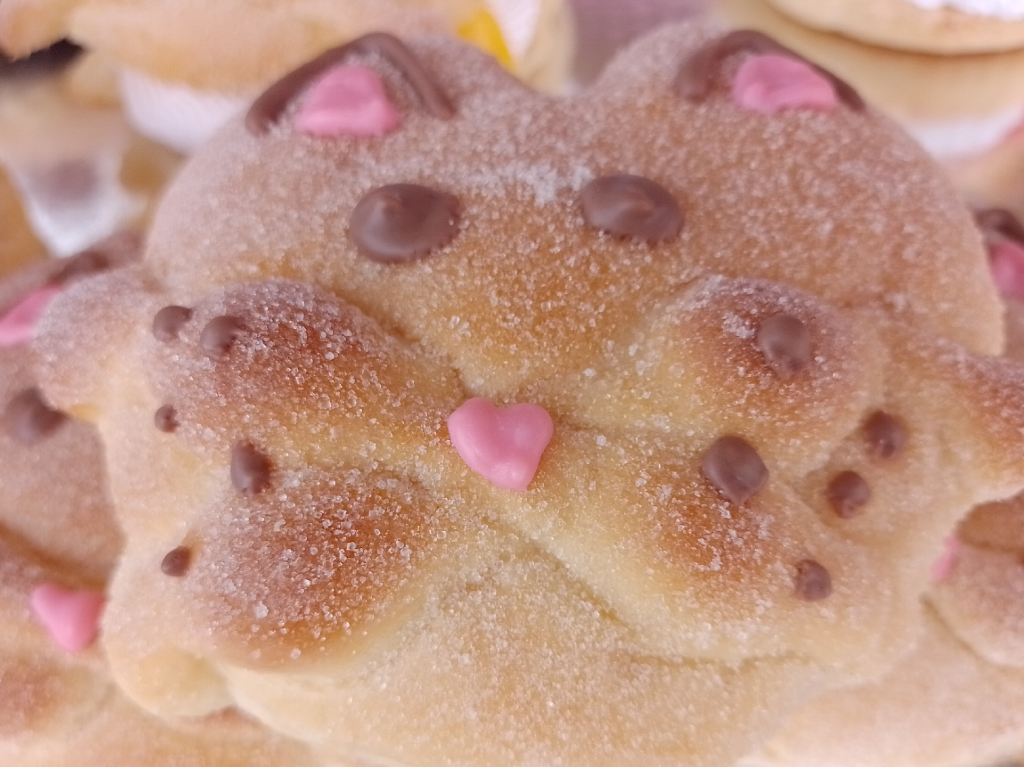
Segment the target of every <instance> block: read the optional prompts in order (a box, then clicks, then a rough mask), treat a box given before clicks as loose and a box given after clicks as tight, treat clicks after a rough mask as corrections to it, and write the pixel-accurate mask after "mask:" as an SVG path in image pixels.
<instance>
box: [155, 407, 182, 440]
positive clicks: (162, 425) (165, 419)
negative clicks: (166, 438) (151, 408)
mask: <svg viewBox="0 0 1024 767" xmlns="http://www.w3.org/2000/svg"><path fill="white" fill-rule="evenodd" d="M153 424H154V425H155V426H156V428H158V429H159V430H160V431H163V432H166V433H168V434H171V433H172V432H174V431H176V430H177V428H178V412H177V411H176V410H175V409H174V406H173V405H164V406H163V407H161V408H160V409H159V410H157V411H156V413H154V415H153Z"/></svg>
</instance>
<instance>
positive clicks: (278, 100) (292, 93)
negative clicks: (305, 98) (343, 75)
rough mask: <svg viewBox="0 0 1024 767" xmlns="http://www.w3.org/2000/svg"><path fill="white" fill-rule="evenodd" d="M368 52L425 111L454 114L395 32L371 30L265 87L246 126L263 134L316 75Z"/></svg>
mask: <svg viewBox="0 0 1024 767" xmlns="http://www.w3.org/2000/svg"><path fill="white" fill-rule="evenodd" d="M367 55H376V56H380V57H382V58H383V59H384V60H385V61H387V62H388V64H390V65H391V66H392V67H393V68H394V69H396V70H397V71H398V73H399V75H400V76H401V77H402V79H403V81H404V83H405V84H406V85H407V86H408V87H410V88H411V89H412V91H413V94H414V95H415V98H416V101H417V104H418V106H419V108H420V109H422V110H423V111H424V112H426V113H427V114H429V115H431V116H433V117H436V118H438V119H442V120H447V119H451V118H452V117H453V116H454V115H455V105H454V103H453V102H452V100H451V98H450V97H449V95H448V93H447V92H446V91H445V89H444V88H443V87H442V86H441V84H440V83H439V82H437V80H436V79H435V78H434V76H433V74H432V73H431V71H430V70H429V69H428V68H427V67H426V66H424V64H423V62H422V61H421V60H420V58H419V56H417V55H416V54H415V53H414V52H413V51H412V50H411V49H410V48H409V47H408V46H407V45H406V44H405V43H404V42H402V41H401V40H400V39H398V38H397V37H395V36H394V35H391V34H388V33H385V32H371V33H370V34H367V35H363V36H362V37H358V38H356V39H355V40H353V41H351V42H349V43H345V44H344V45H340V46H338V47H336V48H331V49H330V50H328V51H325V52H324V53H322V54H320V55H319V56H317V57H316V58H315V59H313V60H312V61H308V62H306V63H305V64H303V65H302V66H300V67H298V68H297V69H294V70H292V71H291V72H289V73H288V74H286V75H285V76H284V77H282V78H281V79H279V80H278V81H277V82H275V83H274V84H273V85H271V86H270V87H269V88H267V89H266V90H265V91H264V92H263V93H262V94H261V95H260V96H259V97H258V98H257V99H256V100H255V101H254V102H253V104H252V106H251V107H250V109H249V112H248V114H247V115H246V120H245V124H246V127H247V128H248V129H249V131H250V132H252V133H255V134H256V135H260V134H262V133H265V132H266V131H267V130H269V129H270V127H271V126H273V125H274V123H276V122H277V120H278V119H280V117H281V115H282V114H283V113H284V112H285V110H287V109H288V107H289V105H291V104H292V102H293V101H294V100H295V99H296V98H297V97H298V96H299V95H300V94H301V93H302V91H303V90H305V89H306V88H308V87H309V86H310V85H311V84H313V83H314V82H315V81H316V80H317V79H318V78H320V77H322V76H324V75H325V74H326V73H327V72H329V71H330V70H331V69H332V68H333V67H336V66H339V65H342V64H345V63H348V62H351V61H352V59H354V58H356V57H365V56H367Z"/></svg>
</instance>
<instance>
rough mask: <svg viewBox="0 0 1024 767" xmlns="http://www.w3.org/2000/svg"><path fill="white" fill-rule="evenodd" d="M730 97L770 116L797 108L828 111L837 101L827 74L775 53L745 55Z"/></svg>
mask: <svg viewBox="0 0 1024 767" xmlns="http://www.w3.org/2000/svg"><path fill="white" fill-rule="evenodd" d="M732 98H733V101H735V102H736V104H738V105H739V106H741V107H743V108H744V109H749V110H751V111H753V112H760V113H762V114H769V115H770V114H775V113H776V112H779V111H781V110H783V109H791V108H797V107H799V108H803V109H820V110H825V111H827V110H830V109H833V108H834V107H835V106H836V105H838V103H839V98H838V97H837V96H836V90H835V88H834V87H833V86H832V83H831V82H829V80H828V78H827V77H825V76H824V75H823V74H821V73H820V72H818V71H817V70H816V69H815V68H814V67H812V66H811V65H809V64H807V63H806V62H803V61H800V60H799V59H794V58H790V57H789V56H780V55H779V54H777V53H766V54H763V55H757V56H750V57H749V58H747V59H746V60H745V61H744V62H743V64H741V65H740V68H739V71H737V72H736V77H735V79H734V80H733V82H732Z"/></svg>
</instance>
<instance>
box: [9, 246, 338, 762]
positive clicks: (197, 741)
mask: <svg viewBox="0 0 1024 767" xmlns="http://www.w3.org/2000/svg"><path fill="white" fill-rule="evenodd" d="M130 241H131V238H129V237H126V236H122V237H121V238H119V239H118V240H116V241H110V242H108V243H105V244H104V246H103V248H102V250H101V249H96V250H94V251H92V252H91V253H85V254H82V256H80V257H78V258H76V259H74V260H72V261H67V262H64V263H55V262H49V263H44V264H40V265H39V266H38V267H34V268H32V269H30V270H25V271H21V272H18V273H17V274H15V275H13V276H11V277H8V278H5V279H4V280H2V281H0V397H2V401H3V402H4V403H5V405H6V407H5V410H4V413H3V426H4V428H3V429H2V430H0V455H2V457H3V460H2V461H0V486H2V487H3V494H2V497H0V621H2V623H3V627H4V628H3V631H2V632H0V691H2V695H0V764H3V765H5V767H7V766H8V765H9V766H10V767H15V765H17V767H68V765H71V764H97V765H105V766H109V767H285V766H287V767H311V766H312V765H316V764H319V762H318V761H315V760H314V759H313V758H312V757H311V756H310V755H309V753H308V752H307V751H306V749H304V748H302V747H300V746H298V745H295V744H293V743H290V742H288V741H287V740H285V739H283V738H279V737H277V736H273V735H270V734H268V733H267V732H266V731H264V730H263V729H262V728H260V727H258V726H257V725H256V724H254V723H253V722H251V721H250V720H248V719H247V718H245V717H243V716H241V715H239V714H237V713H235V712H228V711H225V712H218V713H214V714H211V715H210V716H208V717H204V718H202V719H199V720H195V721H191V722H184V721H182V722H177V723H176V724H175V726H174V727H170V726H168V725H167V723H165V722H163V721H161V720H159V719H157V718H155V717H153V716H152V715H150V714H146V713H145V712H143V711H142V710H141V709H139V708H138V707H137V706H135V705H133V704H132V703H131V702H130V701H129V700H128V699H127V698H126V697H125V696H124V695H122V694H121V693H120V692H118V690H117V689H116V687H115V686H114V683H113V680H112V679H111V675H110V670H109V668H108V666H107V664H106V661H105V658H104V653H103V649H102V647H101V645H99V644H97V643H95V642H94V641H93V640H92V639H91V638H90V637H88V636H87V637H85V639H84V640H83V641H85V642H87V643H88V644H87V646H84V647H81V648H76V649H75V651H74V652H71V651H69V650H67V649H64V648H62V646H60V645H59V642H67V641H72V640H73V638H72V637H69V636H68V635H67V634H66V632H67V631H68V630H74V629H75V628H76V626H77V627H78V628H82V627H83V626H84V629H85V630H86V631H88V630H89V627H88V625H85V623H84V622H85V621H87V620H88V619H90V618H92V619H94V618H95V612H94V611H95V605H96V604H97V603H98V602H99V601H100V600H101V599H102V592H103V591H104V588H105V582H106V580H107V578H108V577H109V575H110V573H111V571H112V569H113V567H114V563H115V559H116V557H117V554H118V551H119V549H120V547H121V544H122V539H121V535H120V531H119V529H118V526H117V524H116V522H115V519H114V515H113V512H112V510H111V506H110V501H109V498H108V496H107V492H106V488H105V484H104V481H103V477H104V474H105V471H104V468H103V461H102V450H103V449H102V446H101V445H100V444H99V439H98V437H97V435H96V433H95V430H94V429H93V428H92V427H90V426H88V425H87V424H84V423H80V422H74V421H71V420H68V419H66V418H65V417H63V416H61V415H60V414H54V415H51V416H50V417H49V419H47V417H46V416H45V415H44V414H45V408H46V407H47V405H46V403H45V401H43V400H41V399H38V398H37V399H35V400H34V401H35V403H36V404H35V405H34V407H35V411H34V418H29V419H26V418H25V417H24V413H25V412H26V411H25V409H24V408H22V409H20V410H19V409H18V408H16V407H13V408H12V407H11V406H10V405H9V404H8V403H11V402H13V401H19V402H22V403H25V402H27V401H28V400H26V398H25V397H24V394H25V392H31V391H37V390H36V389H35V388H34V387H35V384H36V379H35V369H34V368H35V359H34V354H33V353H32V351H31V349H30V348H29V346H28V344H27V343H25V342H15V337H14V325H15V324H16V323H15V322H14V321H13V320H12V315H11V312H12V310H16V309H17V307H19V306H21V307H24V306H25V304H24V300H25V298H26V296H31V295H34V294H38V291H40V290H45V289H46V287H45V286H47V285H62V286H63V287H65V288H66V287H67V286H68V285H69V284H70V282H71V281H73V280H78V279H84V278H85V277H87V276H89V275H90V274H93V273H94V270H96V269H99V268H102V267H103V266H104V263H103V261H104V259H105V260H106V264H105V265H114V264H115V263H117V262H118V261H120V260H122V259H124V258H125V257H127V256H128V252H129V251H130V250H132V249H133V248H132V247H131V244H130ZM135 250H137V248H135ZM69 267H73V269H69ZM33 425H34V427H35V428H32V427H33ZM46 593H50V594H51V599H50V601H47V600H46V599H45V598H43V597H41V596H40V595H41V594H46ZM54 594H55V595H57V596H56V598H54V597H53V596H52V595H54ZM54 599H56V601H54ZM40 600H41V601H40ZM61 600H63V601H61ZM76 600H77V601H76ZM75 605H78V606H79V607H80V608H81V609H82V610H85V612H86V613H88V615H87V616H86V615H84V614H83V613H81V612H76V608H75ZM62 606H63V607H62ZM64 608H67V609H68V610H70V613H67V612H62V609H64ZM69 616H70V617H69ZM75 616H78V618H77V622H76V618H75ZM48 621H52V622H48ZM51 632H52V633H51ZM75 641H77V640H75Z"/></svg>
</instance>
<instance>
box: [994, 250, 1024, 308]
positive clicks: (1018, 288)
mask: <svg viewBox="0 0 1024 767" xmlns="http://www.w3.org/2000/svg"><path fill="white" fill-rule="evenodd" d="M988 257H989V266H990V267H991V269H992V279H994V280H995V283H996V287H997V288H999V292H1000V293H1001V294H1002V295H1003V296H1004V297H1005V298H1016V299H1018V300H1020V299H1024V247H1021V246H1020V245H1018V244H1017V243H1015V242H1010V241H1009V240H1001V241H999V242H993V243H991V244H990V245H989V249H988Z"/></svg>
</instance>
